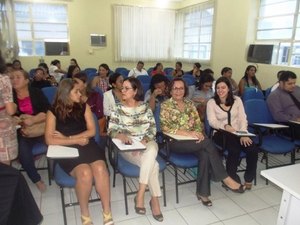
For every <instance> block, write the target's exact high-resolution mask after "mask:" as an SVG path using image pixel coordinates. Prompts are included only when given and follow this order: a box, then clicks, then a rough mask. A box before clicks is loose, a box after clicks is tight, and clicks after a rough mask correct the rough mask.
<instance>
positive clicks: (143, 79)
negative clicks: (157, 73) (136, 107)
mask: <svg viewBox="0 0 300 225" xmlns="http://www.w3.org/2000/svg"><path fill="white" fill-rule="evenodd" d="M137 79H138V80H139V81H140V82H141V83H148V84H150V83H151V76H148V75H140V76H137Z"/></svg>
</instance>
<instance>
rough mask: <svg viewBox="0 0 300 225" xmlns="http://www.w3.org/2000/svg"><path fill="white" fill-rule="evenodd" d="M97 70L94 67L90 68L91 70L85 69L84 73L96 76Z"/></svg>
mask: <svg viewBox="0 0 300 225" xmlns="http://www.w3.org/2000/svg"><path fill="white" fill-rule="evenodd" d="M97 71H98V70H97V69H96V68H92V67H90V68H85V69H84V72H85V73H86V74H87V75H89V74H95V73H97Z"/></svg>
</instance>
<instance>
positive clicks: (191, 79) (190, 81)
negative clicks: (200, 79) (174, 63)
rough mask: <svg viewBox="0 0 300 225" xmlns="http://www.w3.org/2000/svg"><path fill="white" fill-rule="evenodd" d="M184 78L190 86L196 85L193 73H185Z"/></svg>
mask: <svg viewBox="0 0 300 225" xmlns="http://www.w3.org/2000/svg"><path fill="white" fill-rule="evenodd" d="M182 79H183V80H184V81H185V82H186V83H187V85H188V86H192V85H195V83H196V79H195V77H193V76H191V75H183V76H182Z"/></svg>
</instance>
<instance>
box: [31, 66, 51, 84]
mask: <svg viewBox="0 0 300 225" xmlns="http://www.w3.org/2000/svg"><path fill="white" fill-rule="evenodd" d="M51 86H52V84H51V82H50V81H49V80H47V79H46V74H45V71H44V69H42V68H40V67H38V68H36V69H35V73H34V77H33V81H32V82H31V87H34V88H39V89H42V88H44V87H51Z"/></svg>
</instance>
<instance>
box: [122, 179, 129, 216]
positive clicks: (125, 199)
mask: <svg viewBox="0 0 300 225" xmlns="http://www.w3.org/2000/svg"><path fill="white" fill-rule="evenodd" d="M122 177H123V189H124V202H125V213H126V215H128V201H127V190H126V178H125V176H123V175H122Z"/></svg>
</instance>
